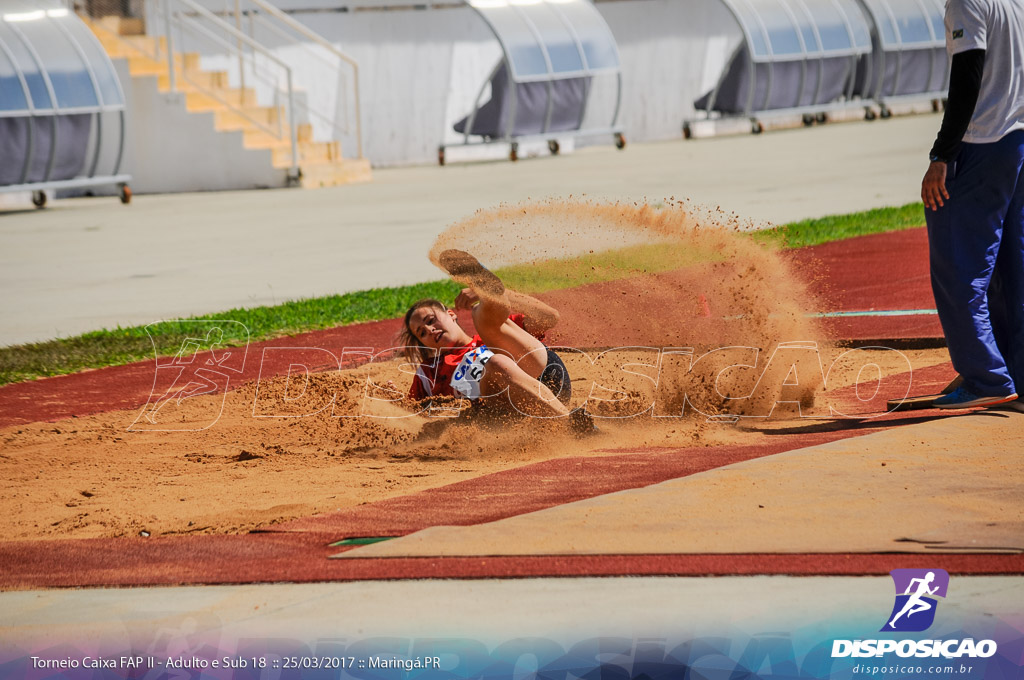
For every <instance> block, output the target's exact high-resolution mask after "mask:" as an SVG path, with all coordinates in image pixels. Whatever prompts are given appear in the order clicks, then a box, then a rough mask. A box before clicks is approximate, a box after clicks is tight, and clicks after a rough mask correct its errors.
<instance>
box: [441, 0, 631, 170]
mask: <svg viewBox="0 0 1024 680" xmlns="http://www.w3.org/2000/svg"><path fill="white" fill-rule="evenodd" d="M570 2H573V3H579V4H585V5H586V6H588V7H589V8H590V9H591V10H593V14H592V16H591V19H592V20H595V22H599V25H600V26H602V27H603V29H604V31H605V32H606V36H605V39H606V40H607V42H606V43H605V45H604V46H605V47H606V48H609V47H610V48H611V49H612V50H613V52H614V64H615V65H614V66H605V67H592V66H591V65H590V64H589V60H588V59H587V54H586V49H585V48H584V44H583V40H582V39H581V37H580V35H579V32H578V31H577V30H576V28H575V26H574V25H573V22H572V21H571V20H570V18H569V17H568V16H566V13H565V12H564V11H563V10H562V8H561V5H565V4H568V3H570ZM467 4H468V5H469V6H470V7H472V8H473V9H474V10H475V11H476V13H477V14H478V15H479V16H480V18H481V19H483V20H484V23H486V24H487V27H488V28H489V29H490V30H491V33H492V34H493V35H494V37H495V39H496V40H497V41H498V44H499V46H500V47H501V52H502V61H501V62H499V63H498V65H497V66H495V68H494V70H493V71H492V72H491V74H490V76H488V78H487V79H486V80H485V81H484V82H483V84H482V85H481V87H480V90H479V91H478V92H477V96H476V98H475V99H474V101H473V108H472V110H471V112H470V114H469V117H468V118H467V120H466V127H465V132H464V133H463V141H462V142H461V143H456V144H442V145H441V146H440V147H439V148H438V160H439V162H440V163H441V164H442V165H443V164H444V162H445V149H446V148H447V147H451V146H481V145H490V144H509V145H510V154H509V155H510V157H511V159H512V160H515V159H516V158H517V151H518V146H519V144H520V143H521V142H529V141H544V140H547V142H548V146H549V148H550V149H551V151H552V152H553V153H557V150H558V142H557V140H556V139H554V138H555V137H598V136H604V135H610V136H612V137H613V139H614V141H615V145H616V146H617V147H618V148H620V149H621V148H623V147H624V146H625V137H624V136H623V134H622V128H621V127H620V126H619V125H618V120H619V112H620V110H621V108H622V67H621V60H620V59H619V52H618V47H617V45H616V44H615V39H614V37H612V33H611V30H610V29H609V28H608V26H607V24H606V23H605V22H604V19H603V18H602V17H601V15H600V13H598V11H597V10H596V8H594V7H593V4H592V3H591V2H590V0H530V1H529V2H526V1H522V0H519V1H517V0H511V1H508V0H470V1H469V2H468V3H467ZM537 4H544V5H546V7H547V8H548V9H550V10H551V11H552V12H553V13H554V14H555V16H557V17H558V19H559V21H560V22H561V24H562V27H563V28H565V30H566V31H567V32H568V33H569V35H570V36H571V37H572V40H573V44H574V46H575V48H576V51H577V54H578V56H579V60H580V64H581V65H582V67H581V68H579V69H576V70H571V71H562V70H556V69H555V67H554V66H553V64H552V60H551V55H550V52H549V50H548V46H547V45H546V44H545V41H544V39H543V36H542V35H541V31H540V30H539V28H538V27H537V25H536V23H535V22H534V20H533V18H531V16H530V14H531V11H532V10H531V9H530V8H531V6H533V5H537ZM496 8H501V9H505V8H508V9H511V10H512V11H513V12H515V14H516V16H517V17H518V18H519V19H520V21H522V22H523V24H524V25H525V26H526V27H527V28H528V30H529V31H530V33H531V34H532V36H533V38H534V40H535V41H536V42H535V44H536V47H538V48H539V49H540V51H541V54H542V55H543V58H544V63H545V72H544V73H535V74H522V73H519V72H518V70H517V68H516V61H515V59H514V58H513V57H512V50H513V47H514V45H512V44H511V43H510V41H509V39H508V36H507V35H506V34H505V32H504V31H503V30H502V28H501V27H500V26H499V25H497V23H496V22H495V21H493V18H492V17H491V16H490V15H489V10H491V9H496ZM502 64H504V65H505V68H506V69H507V72H508V76H509V80H510V82H511V83H512V87H511V88H510V91H511V95H512V102H511V104H510V115H509V118H508V121H507V122H506V125H505V130H503V131H502V133H501V134H500V135H499V136H497V137H493V138H485V139H479V140H473V139H471V137H475V136H478V135H474V134H473V133H472V130H473V126H474V123H475V122H476V115H477V112H478V111H479V109H480V105H481V99H483V96H484V92H486V91H487V87H488V86H489V84H490V81H491V78H492V77H493V76H494V74H495V73H497V71H498V69H500V68H501V66H502ZM595 76H614V77H615V79H616V95H615V108H614V111H613V113H612V119H611V121H610V123H609V124H608V126H607V127H594V128H583V127H582V125H583V121H584V118H585V117H586V113H587V104H588V100H589V94H590V93H589V82H590V81H589V79H590V78H592V77H595ZM571 78H586V79H587V80H586V81H584V82H585V83H587V84H586V85H585V90H584V98H583V105H582V107H581V111H580V118H579V126H580V127H578V128H577V129H576V130H560V131H558V132H549V130H548V128H549V127H550V124H551V115H552V110H553V105H554V98H553V97H552V90H553V87H554V85H553V84H554V83H555V82H556V81H559V80H568V79H571ZM521 83H547V110H546V113H545V119H544V125H543V128H542V130H541V132H540V133H536V134H513V133H512V132H510V131H511V130H515V123H516V113H517V111H516V104H517V101H516V95H517V93H516V85H518V84H521Z"/></svg>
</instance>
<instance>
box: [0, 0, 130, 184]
mask: <svg viewBox="0 0 1024 680" xmlns="http://www.w3.org/2000/svg"><path fill="white" fill-rule="evenodd" d="M124 110H125V101H124V94H123V92H122V90H121V85H120V83H119V81H118V79H117V74H116V73H115V71H114V67H113V64H111V62H110V59H109V58H108V57H107V54H106V52H105V51H104V50H103V47H102V46H101V45H100V44H99V41H98V40H97V39H96V38H95V36H93V34H92V32H91V31H90V30H89V29H88V28H87V27H86V26H85V24H84V23H82V21H81V20H80V19H79V18H78V17H77V16H75V15H74V14H73V13H72V12H70V11H69V10H68V9H67V8H66V7H64V6H63V5H62V4H61V3H58V2H30V1H28V0H0V157H2V158H3V159H4V161H5V162H4V163H3V164H2V165H0V190H3V191H28V190H32V191H39V190H41V189H46V188H70V187H85V186H94V185H98V184H121V185H122V186H123V185H124V183H125V182H127V181H128V177H127V176H124V175H121V176H118V170H119V167H120V164H121V156H122V154H123V149H124ZM101 166H104V167H102V168H101ZM104 170H106V171H108V173H107V174H102V171H104ZM37 204H39V203H38V201H37Z"/></svg>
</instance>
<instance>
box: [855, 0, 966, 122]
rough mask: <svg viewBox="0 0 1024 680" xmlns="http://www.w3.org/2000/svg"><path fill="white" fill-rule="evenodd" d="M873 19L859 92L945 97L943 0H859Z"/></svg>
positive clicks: (870, 95) (876, 95)
mask: <svg viewBox="0 0 1024 680" xmlns="http://www.w3.org/2000/svg"><path fill="white" fill-rule="evenodd" d="M860 1H861V2H862V3H863V5H864V8H865V11H866V12H867V13H868V15H869V16H870V17H871V21H872V23H873V24H874V26H873V28H872V36H871V37H872V42H873V44H874V50H873V53H872V55H871V56H870V57H868V58H865V62H867V63H865V68H864V74H863V76H862V77H858V79H857V80H858V82H857V88H856V92H857V94H860V95H861V96H862V97H865V98H871V99H875V100H877V101H878V102H879V103H880V104H881V105H882V106H883V113H884V111H885V108H884V106H885V102H886V101H892V100H894V99H897V98H909V97H913V98H921V99H924V98H936V99H937V98H942V97H944V96H945V92H946V89H947V88H948V87H949V61H948V57H947V56H946V29H945V26H944V24H943V14H944V11H945V8H944V6H943V0H860Z"/></svg>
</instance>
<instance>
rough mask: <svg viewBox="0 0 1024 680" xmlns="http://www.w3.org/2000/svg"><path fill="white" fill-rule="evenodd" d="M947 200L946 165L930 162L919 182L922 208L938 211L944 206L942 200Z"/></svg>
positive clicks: (940, 162) (939, 162)
mask: <svg viewBox="0 0 1024 680" xmlns="http://www.w3.org/2000/svg"><path fill="white" fill-rule="evenodd" d="M943 198H945V199H946V200H947V201H948V200H949V192H948V191H946V164H945V163H943V162H942V161H932V164H931V165H929V166H928V171H927V172H926V173H924V179H923V180H921V200H922V201H924V206H925V207H926V208H929V209H931V210H938V209H939V208H941V207H942V206H944V205H945V203H943V201H942V199H943Z"/></svg>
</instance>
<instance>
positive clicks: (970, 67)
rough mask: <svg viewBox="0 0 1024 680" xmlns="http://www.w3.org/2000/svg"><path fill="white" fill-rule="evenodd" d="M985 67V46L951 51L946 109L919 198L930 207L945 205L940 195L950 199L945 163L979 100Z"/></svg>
mask: <svg viewBox="0 0 1024 680" xmlns="http://www.w3.org/2000/svg"><path fill="white" fill-rule="evenodd" d="M984 68H985V50H967V51H966V52H960V53H958V54H954V55H953V60H952V62H951V64H950V71H949V96H948V99H947V101H946V111H945V113H943V114H942V126H941V127H940V128H939V134H938V136H937V137H936V138H935V144H934V145H932V150H931V153H930V154H929V155H928V157H929V159H930V160H931V164H930V165H929V166H928V171H927V172H926V173H925V175H924V179H923V180H922V181H921V200H922V201H924V205H925V207H926V208H930V209H931V210H938V209H939V208H940V207H942V206H943V205H945V203H944V201H943V199H946V200H948V199H949V192H948V191H947V190H946V164H947V163H949V162H950V161H952V160H953V159H955V158H956V156H957V154H958V153H959V152H960V144H961V143H962V142H963V138H964V133H965V132H967V126H968V125H970V122H971V117H972V116H973V115H974V108H975V106H977V104H978V93H979V92H980V91H981V76H982V73H983V71H984Z"/></svg>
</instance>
